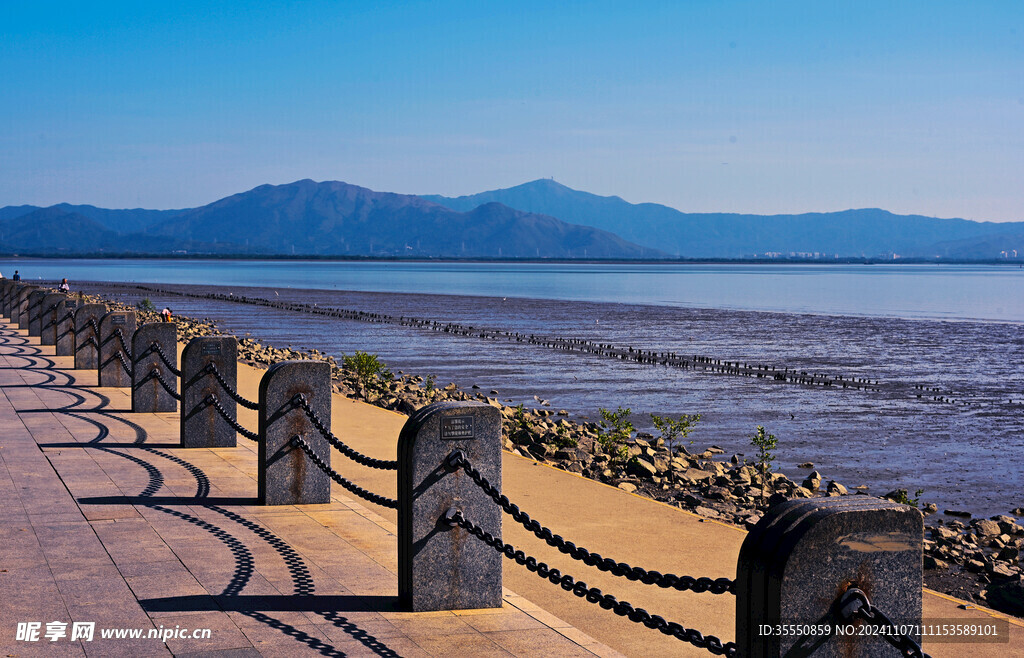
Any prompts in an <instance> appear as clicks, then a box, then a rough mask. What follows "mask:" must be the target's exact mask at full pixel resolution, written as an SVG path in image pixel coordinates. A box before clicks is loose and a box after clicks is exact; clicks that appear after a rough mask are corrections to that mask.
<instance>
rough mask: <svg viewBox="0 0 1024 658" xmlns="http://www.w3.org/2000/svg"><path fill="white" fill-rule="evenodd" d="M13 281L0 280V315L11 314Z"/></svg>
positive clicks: (6, 315) (8, 315)
mask: <svg viewBox="0 0 1024 658" xmlns="http://www.w3.org/2000/svg"><path fill="white" fill-rule="evenodd" d="M14 285H15V282H14V281H11V280H10V279H3V280H0V315H4V316H5V317H10V315H11V309H10V305H11V301H10V298H11V290H12V289H13V288H14Z"/></svg>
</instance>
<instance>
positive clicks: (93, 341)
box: [75, 336, 100, 352]
mask: <svg viewBox="0 0 1024 658" xmlns="http://www.w3.org/2000/svg"><path fill="white" fill-rule="evenodd" d="M90 343H92V346H93V347H95V348H96V349H97V350H99V349H100V346H99V345H98V344H97V343H96V339H95V338H94V337H92V336H89V338H87V339H86V340H83V341H82V344H81V345H79V346H78V347H76V348H75V351H76V352H81V351H82V350H83V349H85V347H86V346H87V345H89V344H90Z"/></svg>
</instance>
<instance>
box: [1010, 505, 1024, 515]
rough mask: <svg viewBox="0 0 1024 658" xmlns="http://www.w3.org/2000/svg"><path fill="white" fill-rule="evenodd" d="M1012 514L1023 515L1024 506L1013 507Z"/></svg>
mask: <svg viewBox="0 0 1024 658" xmlns="http://www.w3.org/2000/svg"><path fill="white" fill-rule="evenodd" d="M1010 511H1011V512H1013V515H1014V516H1024V507H1014V508H1013V509H1012V510H1010Z"/></svg>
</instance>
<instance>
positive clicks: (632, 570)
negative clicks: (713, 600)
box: [445, 450, 737, 656]
mask: <svg viewBox="0 0 1024 658" xmlns="http://www.w3.org/2000/svg"><path fill="white" fill-rule="evenodd" d="M445 465H446V467H447V468H448V469H449V470H451V471H455V470H459V469H462V470H463V471H464V472H465V473H466V475H468V476H469V477H470V479H471V480H472V481H473V483H474V484H476V486H478V487H479V488H480V489H481V490H482V491H483V492H484V493H485V494H486V495H487V496H488V497H489V498H490V499H491V500H492V501H493V502H494V503H495V504H496V505H498V506H499V507H500V508H501V509H502V510H503V511H504V512H505V513H507V514H509V515H511V516H512V518H513V519H515V520H516V522H518V523H520V524H522V525H523V527H524V528H526V529H527V530H529V531H530V532H532V533H533V534H534V535H536V536H537V537H538V538H539V539H543V540H544V541H545V542H547V544H548V545H549V546H553V547H555V548H557V549H558V550H559V551H560V552H562V553H564V554H566V555H568V556H569V557H571V558H573V559H575V560H579V561H580V562H583V563H584V564H586V565H588V566H592V567H597V568H598V569H599V570H600V571H605V572H609V573H611V574H612V575H614V576H619V577H622V578H626V579H628V580H632V581H639V582H641V583H644V584H647V585H657V586H659V587H662V588H674V589H676V590H678V591H685V590H690V591H694V592H711V593H713V594H726V593H730V594H732V593H735V587H736V584H735V581H732V580H729V579H728V578H718V579H711V578H694V577H692V576H677V575H675V574H671V573H670V574H662V573H660V572H657V571H653V570H647V569H643V568H641V567H633V566H630V565H628V564H626V563H625V562H616V561H615V560H612V559H611V558H605V557H602V556H601V555H600V554H598V553H594V552H591V551H588V550H587V549H585V548H583V547H581V546H576V545H575V544H574V543H572V542H569V541H566V540H565V539H563V538H562V537H561V536H560V535H556V534H554V533H553V532H551V530H550V529H548V528H546V527H544V526H543V525H541V524H540V522H538V521H536V520H534V519H531V518H530V516H529V515H528V514H526V513H525V512H523V511H521V510H520V509H519V507H518V506H516V505H514V504H512V502H511V501H509V499H508V496H505V495H504V494H502V493H501V492H500V491H499V490H498V489H497V488H496V487H494V486H493V485H492V484H491V483H490V482H488V481H487V479H486V478H485V477H484V476H483V475H482V474H481V473H480V471H479V470H477V469H476V468H475V467H474V466H473V465H472V464H471V463H470V461H469V459H468V458H467V457H466V455H465V453H464V452H463V451H461V450H455V451H453V452H452V453H451V454H450V455H449V456H448V458H447V459H446V460H445ZM445 521H447V522H448V524H449V525H451V526H458V527H461V528H463V529H464V530H466V531H468V532H470V533H471V534H472V535H473V536H474V537H476V538H477V539H480V540H481V541H483V542H484V543H485V544H487V545H489V546H491V547H492V548H494V549H495V550H497V551H498V552H499V553H502V554H503V555H504V556H505V557H507V558H509V559H512V560H515V562H516V563H517V564H519V565H521V566H525V567H526V568H527V569H528V570H529V571H532V572H534V573H536V574H537V575H538V576H540V577H541V578H546V579H547V580H549V581H551V582H552V583H554V584H556V585H559V586H561V587H562V589H564V590H565V591H567V592H572V593H573V594H575V595H576V596H578V597H580V598H582V599H586V600H587V601H588V602H589V603H593V604H595V605H599V606H600V607H602V608H604V609H605V610H611V611H613V612H614V613H615V614H617V615H619V616H622V617H627V618H628V619H629V620H630V621H633V622H636V623H638V624H643V625H644V626H646V627H647V628H651V629H656V630H658V631H660V632H661V633H664V634H665V635H669V636H672V637H675V638H676V639H679V640H682V641H684V642H689V643H690V644H692V645H693V646H695V647H698V648H701V649H707V650H708V651H710V652H711V653H712V654H714V655H716V656H722V655H725V656H735V655H737V646H736V643H735V642H728V643H725V644H723V643H722V641H721V640H720V639H718V638H717V637H715V636H713V635H709V636H707V637H705V636H704V635H703V634H701V633H700V631H697V630H695V629H692V628H686V627H685V626H682V625H681V624H678V623H676V622H669V621H666V620H665V619H664V618H663V617H660V616H658V615H652V614H650V613H648V612H647V611H646V610H644V609H643V608H636V607H634V606H633V605H632V604H631V603H629V602H628V601H619V600H617V599H616V598H615V597H614V596H612V595H611V594H604V593H602V592H601V590H600V589H598V588H596V587H588V586H587V584H586V583H585V582H583V581H580V580H576V579H575V578H573V577H572V576H570V575H568V574H562V573H561V571H559V570H558V569H555V568H551V567H548V566H547V564H545V563H543V562H538V561H537V558H535V557H533V556H528V555H526V553H525V552H523V551H522V550H517V549H516V548H515V547H514V546H513V545H511V544H506V543H504V542H503V541H502V540H501V538H500V537H495V536H494V535H492V534H491V533H489V532H486V531H485V530H484V529H483V528H481V527H480V526H478V525H476V524H475V523H473V522H472V521H471V520H470V519H467V518H466V517H465V515H464V514H463V512H462V511H461V510H458V509H455V508H452V509H450V510H449V511H448V513H447V514H446V516H445Z"/></svg>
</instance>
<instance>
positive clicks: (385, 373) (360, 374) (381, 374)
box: [341, 350, 394, 392]
mask: <svg viewBox="0 0 1024 658" xmlns="http://www.w3.org/2000/svg"><path fill="white" fill-rule="evenodd" d="M341 362H342V364H343V365H344V367H345V370H348V371H349V372H351V373H352V374H353V375H354V376H355V378H356V380H357V381H358V382H359V383H360V384H362V386H363V387H364V388H365V389H367V390H368V391H378V392H379V389H381V388H383V387H384V386H386V385H387V384H388V383H389V382H391V380H392V379H394V375H392V374H391V371H390V370H388V367H387V365H386V364H385V363H384V362H383V361H381V360H380V358H379V357H378V356H377V355H376V354H369V353H367V352H361V351H359V350H356V353H355V354H353V355H351V356H349V355H348V354H342V355H341Z"/></svg>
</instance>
